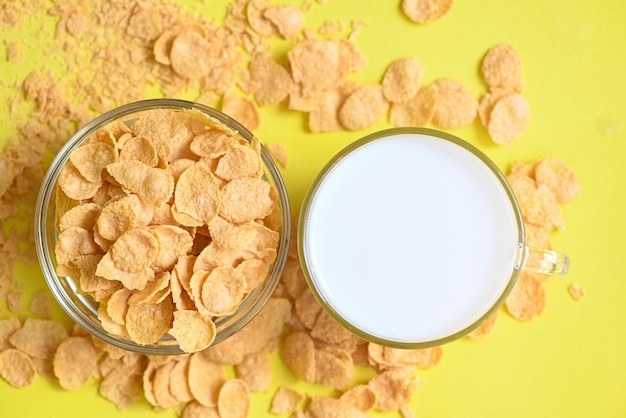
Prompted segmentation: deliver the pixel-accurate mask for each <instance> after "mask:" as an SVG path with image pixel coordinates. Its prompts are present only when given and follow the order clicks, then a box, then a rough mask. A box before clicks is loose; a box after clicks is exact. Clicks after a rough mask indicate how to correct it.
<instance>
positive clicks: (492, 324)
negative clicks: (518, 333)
mask: <svg viewBox="0 0 626 418" xmlns="http://www.w3.org/2000/svg"><path fill="white" fill-rule="evenodd" d="M497 323H498V312H496V313H494V314H493V315H491V316H490V317H489V318H487V320H486V321H485V322H483V323H482V324H480V326H479V327H477V328H476V329H474V330H473V331H472V332H470V333H469V334H467V336H468V337H470V338H472V339H475V340H477V339H480V338H484V337H486V336H487V335H489V334H491V333H492V332H493V330H494V329H495V328H496V324H497Z"/></svg>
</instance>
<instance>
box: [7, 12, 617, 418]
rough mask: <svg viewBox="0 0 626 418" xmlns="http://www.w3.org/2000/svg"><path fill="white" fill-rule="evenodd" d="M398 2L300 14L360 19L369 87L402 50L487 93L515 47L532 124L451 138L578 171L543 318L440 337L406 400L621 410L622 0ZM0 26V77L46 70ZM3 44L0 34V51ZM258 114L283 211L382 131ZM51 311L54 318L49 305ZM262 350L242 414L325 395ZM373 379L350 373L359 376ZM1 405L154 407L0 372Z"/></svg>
mask: <svg viewBox="0 0 626 418" xmlns="http://www.w3.org/2000/svg"><path fill="white" fill-rule="evenodd" d="M188 2H189V3H194V2H193V1H192V0H189V1H188ZM226 3H227V2H225V1H216V0H208V1H206V2H204V3H203V4H201V5H200V6H198V7H199V8H200V9H201V10H204V12H205V13H207V14H210V15H211V16H214V17H216V18H219V17H221V16H223V15H224V11H225V5H226ZM273 3H275V4H278V3H282V1H280V2H279V1H278V0H277V1H274V2H273ZM294 3H295V4H299V3H300V2H294ZM399 3H400V2H399V1H383V0H378V1H374V0H360V1H348V0H329V1H328V4H326V5H319V4H313V7H312V9H311V11H309V12H308V13H307V14H306V20H305V24H306V26H307V27H311V28H317V27H319V25H320V24H321V23H322V22H323V21H325V20H327V19H333V20H340V21H342V22H344V24H345V25H346V26H348V25H349V23H350V21H351V20H363V21H366V22H367V23H368V26H367V27H364V28H362V29H361V33H360V35H359V36H358V37H357V39H356V44H357V45H358V47H359V48H360V49H361V50H362V51H363V52H364V54H365V55H366V57H367V58H368V61H369V63H368V65H367V66H366V67H365V69H364V70H363V71H361V72H360V73H359V74H357V75H355V76H354V77H353V78H354V79H356V80H359V81H361V82H365V83H375V82H379V81H380V79H381V76H382V74H383V72H384V70H385V68H386V66H387V65H388V64H389V63H390V62H391V61H392V60H394V59H396V58H400V57H406V56H411V57H415V58H416V59H417V60H418V61H419V62H420V63H421V64H422V66H423V68H424V70H425V82H426V83H428V82H431V81H433V80H434V79H436V78H438V77H452V78H456V79H458V80H460V81H462V82H464V83H465V84H467V85H468V86H469V88H470V89H471V90H472V92H474V93H475V94H476V96H477V97H479V96H480V95H481V94H482V93H484V92H485V91H486V86H485V85H484V83H483V82H482V80H481V78H480V73H479V63H480V60H481V58H482V56H483V55H484V53H485V52H486V51H487V49H488V48H489V47H491V46H493V45H494V44H497V43H503V42H506V43H511V44H513V45H514V46H515V47H516V48H517V49H518V50H519V51H520V54H521V56H522V60H523V74H524V81H525V89H524V95H525V97H526V98H527V99H528V101H529V103H530V106H531V110H532V120H531V122H530V125H529V126H528V129H527V130H526V131H525V133H524V134H523V136H522V137H521V138H520V139H519V140H517V141H516V142H515V143H513V144H512V145H509V146H506V147H498V146H496V145H493V144H492V143H491V142H490V140H489V138H488V137H487V135H486V132H485V131H484V130H483V129H482V128H481V127H480V126H479V123H478V122H476V123H475V124H474V125H473V126H471V127H469V128H465V129H460V130H456V131H453V133H454V134H456V135H458V136H460V137H462V138H465V139H466V140H468V141H470V142H472V143H473V144H475V145H477V146H478V147H479V148H481V149H482V150H483V151H484V152H485V153H487V154H488V155H489V156H490V157H492V158H493V159H494V160H495V161H496V163H497V164H498V165H499V166H500V167H501V168H502V169H503V170H506V169H507V168H508V165H509V164H510V163H511V162H513V161H515V160H521V161H525V162H527V161H532V160H535V159H540V158H544V157H548V156H559V157H561V158H563V159H564V160H566V161H567V162H568V163H569V164H570V165H571V166H572V167H573V168H574V169H575V171H576V172H577V173H578V174H579V176H580V178H581V182H582V192H581V194H580V196H579V197H578V198H577V199H576V200H575V201H573V202H571V203H569V204H567V205H565V206H564V208H563V210H564V217H565V221H566V224H567V228H566V229H565V230H564V231H560V232H558V233H555V234H554V235H553V236H552V244H553V246H554V247H555V248H556V249H558V250H560V251H563V252H565V253H568V254H569V255H570V256H571V257H572V260H573V261H572V268H571V271H570V274H569V275H568V276H566V277H555V278H553V279H551V281H550V282H549V283H548V284H547V286H546V287H547V293H548V304H547V308H546V310H545V313H544V314H543V315H542V316H540V317H539V318H538V319H536V320H534V321H532V322H530V323H522V322H519V321H517V320H514V319H513V318H511V317H510V316H508V315H507V314H503V315H501V316H500V320H499V322H498V325H497V329H496V330H495V331H494V332H493V334H492V335H490V336H489V337H488V338H486V339H485V340H481V341H469V340H467V339H464V340H461V341H457V342H454V343H451V344H449V345H447V346H445V347H444V357H443V359H442V361H441V363H440V364H439V365H438V366H437V367H435V368H434V369H431V370H426V371H420V372H419V376H420V377H421V378H422V380H423V385H422V387H421V388H420V389H419V390H418V391H417V393H416V395H415V396H414V398H413V399H412V401H411V407H412V409H413V410H414V411H415V412H416V415H417V416H418V417H420V418H438V417H445V418H454V417H494V418H495V417H498V418H500V417H591V416H593V417H624V416H626V326H625V324H624V321H625V320H626V277H624V273H623V271H624V266H623V265H622V263H625V262H626V257H624V256H625V255H626V254H625V252H624V249H625V248H626V246H625V245H624V237H625V236H626V221H625V220H624V216H625V214H626V197H625V196H626V195H625V193H624V188H625V187H626V170H625V166H626V164H625V162H624V161H625V157H626V82H625V81H624V77H626V29H625V26H624V25H625V24H626V2H624V1H623V0H605V1H582V0H574V1H572V0H525V1H502V0H457V2H456V3H457V4H455V6H454V7H453V9H452V11H451V13H450V14H449V15H448V16H446V17H445V18H443V19H442V20H441V21H438V22H435V23H433V24H430V25H418V24H415V23H412V22H410V21H409V20H408V19H406V18H405V17H404V16H403V15H402V13H401V9H400V5H399ZM41 15H42V16H41V17H40V16H37V15H35V16H34V17H35V18H37V19H39V18H44V12H43V11H41ZM45 19H47V22H48V23H47V24H46V28H47V30H48V31H49V32H48V33H47V34H46V33H44V34H43V38H44V39H45V38H46V36H48V37H50V36H52V33H53V20H52V19H51V18H49V17H45ZM5 36H6V38H8V39H13V40H19V41H20V42H24V44H23V48H22V51H23V57H22V62H21V66H20V67H19V69H16V67H15V66H9V65H6V64H5V63H3V62H0V80H2V81H3V82H4V83H8V84H10V83H12V82H14V81H15V80H17V79H20V78H21V77H23V76H24V75H25V74H27V73H28V72H29V71H31V70H34V69H38V68H40V67H41V66H42V64H43V63H44V62H45V54H46V42H45V41H44V42H39V41H35V38H34V37H33V34H32V33H29V30H28V25H26V26H25V27H24V28H19V29H15V30H10V31H7V30H6V29H2V28H0V39H4V38H5ZM4 55H5V50H4V43H3V42H0V57H3V56H4ZM53 59H58V57H57V58H54V57H53ZM10 94H11V90H10V89H9V88H7V87H6V84H5V86H0V98H2V100H1V103H0V114H1V115H2V116H1V118H0V120H1V121H2V122H1V125H0V134H1V135H0V138H2V141H3V142H4V141H5V140H6V138H7V137H8V136H9V135H10V134H11V133H12V129H13V128H12V124H11V123H10V122H9V121H8V119H7V117H8V105H7V100H6V99H7V97H8V96H9V95H10ZM262 117H263V122H262V125H261V127H260V129H258V130H257V132H256V134H257V135H258V136H259V137H260V138H261V140H262V141H263V142H268V141H272V142H282V143H284V144H285V145H286V147H287V149H288V151H289V154H290V157H291V163H290V165H289V167H288V168H286V169H284V170H283V174H284V178H285V181H286V183H287V187H288V190H289V192H290V196H291V201H292V205H293V206H294V208H297V207H298V206H299V204H300V202H301V200H302V198H303V196H304V193H305V192H306V189H307V187H308V185H309V184H310V183H311V181H312V180H313V178H314V176H315V175H316V174H317V172H318V171H319V169H320V168H321V167H322V166H323V165H324V163H325V162H326V161H327V160H328V159H329V158H331V157H332V156H333V155H334V154H335V153H336V152H337V151H338V150H340V149H341V148H342V147H343V146H345V145H346V144H348V143H350V142H351V141H354V140H355V139H357V138H359V137H360V136H362V135H365V134H366V133H369V132H372V131H375V130H379V129H382V128H386V127H388V126H389V125H388V123H387V122H386V121H381V122H380V123H378V124H377V125H376V126H375V127H373V128H371V129H368V130H366V131H362V132H347V131H346V132H339V133H333V134H312V133H309V132H307V130H306V129H305V126H306V117H305V115H303V114H300V113H297V112H292V111H288V110H286V109H285V108H284V107H278V106H276V107H271V108H267V109H263V110H262ZM0 175H1V174H0ZM382 216H385V214H381V217H382ZM18 269H19V274H20V278H21V279H22V281H24V282H25V283H26V285H25V286H26V290H28V291H32V290H36V289H43V288H45V284H44V283H43V279H42V277H41V275H40V273H39V270H38V268H37V266H30V267H28V266H21V265H20V266H19V268H18ZM571 282H577V283H579V284H580V285H581V286H582V287H583V289H584V290H585V292H586V294H587V295H586V297H585V298H584V299H583V300H581V301H574V300H572V298H571V297H570V296H569V294H568V293H567V286H568V285H569V284H570V283H571ZM2 312H5V311H3V310H1V309H0V315H3V316H6V315H7V314H6V313H4V314H2ZM56 314H57V316H58V317H61V316H62V314H61V313H60V312H59V311H58V310H57V312H56ZM273 359H274V363H275V375H274V378H273V381H272V389H271V390H270V391H268V392H267V393H264V394H254V395H253V412H252V413H251V416H253V417H263V416H271V415H270V414H269V412H267V411H268V406H269V403H270V400H271V396H272V393H273V389H275V388H276V387H278V386H281V385H292V386H294V387H296V388H298V389H299V390H303V391H308V392H309V393H324V394H331V393H333V391H330V390H327V389H325V388H321V387H318V386H316V385H304V384H301V383H297V382H296V379H295V378H294V376H293V375H292V374H291V372H289V371H288V370H287V369H286V368H285V367H284V366H283V365H282V364H281V363H280V361H279V360H278V357H277V356H276V355H275V356H274V357H273ZM370 374H371V373H369V372H368V371H366V370H365V371H361V372H360V373H359V376H358V377H357V379H355V382H356V381H359V380H362V379H364V378H365V377H367V376H369V375H370ZM0 402H1V403H0V416H3V417H13V416H27V417H34V418H35V417H79V416H80V417H83V416H88V417H116V416H127V417H153V416H157V415H156V412H153V411H152V410H151V409H150V407H149V406H148V404H147V403H146V402H145V401H141V402H138V403H137V404H136V405H134V406H132V407H131V408H129V409H128V410H126V411H124V412H120V413H118V412H117V410H116V409H115V407H114V406H113V405H112V404H111V403H109V402H108V401H106V400H104V399H102V398H101V397H99V396H98V394H97V384H96V382H93V381H92V382H90V383H89V384H88V385H87V386H86V387H84V388H82V389H80V390H78V391H75V392H68V391H64V390H62V389H60V387H59V386H58V384H56V383H52V382H48V381H46V380H45V379H43V378H38V379H37V381H36V383H35V384H34V385H33V386H32V387H30V388H28V389H19V390H18V389H14V388H12V387H10V386H8V385H7V384H6V382H4V381H2V380H1V379H0ZM374 415H375V414H374ZM160 416H162V417H171V416H174V413H173V412H172V411H168V412H165V413H162V414H161V415H160ZM379 416H398V415H397V414H386V415H382V414H379Z"/></svg>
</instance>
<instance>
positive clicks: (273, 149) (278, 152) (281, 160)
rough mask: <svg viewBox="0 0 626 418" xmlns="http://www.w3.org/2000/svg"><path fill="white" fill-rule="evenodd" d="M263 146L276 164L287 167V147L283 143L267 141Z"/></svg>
mask: <svg viewBox="0 0 626 418" xmlns="http://www.w3.org/2000/svg"><path fill="white" fill-rule="evenodd" d="M265 147H266V148H267V150H268V151H269V152H270V154H271V155H272V158H274V160H276V162H277V163H278V164H280V165H281V166H283V167H284V168H287V166H288V165H289V154H287V148H286V147H285V146H284V145H283V144H281V143H278V142H268V143H267V144H266V145H265Z"/></svg>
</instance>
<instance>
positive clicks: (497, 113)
mask: <svg viewBox="0 0 626 418" xmlns="http://www.w3.org/2000/svg"><path fill="white" fill-rule="evenodd" d="M529 121H530V107H529V106H528V102H527V101H526V99H525V98H524V96H522V95H521V94H511V95H509V96H505V97H503V98H501V99H500V100H498V101H497V102H496V103H495V104H494V106H493V109H492V110H491V113H490V114H489V122H488V125H487V130H488V132H489V136H491V138H492V139H493V142H495V143H496V144H499V145H506V144H510V143H511V142H513V141H514V140H515V139H517V138H518V137H519V136H520V135H521V134H522V132H523V131H524V130H525V129H526V125H528V122H529Z"/></svg>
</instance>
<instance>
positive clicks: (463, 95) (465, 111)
mask: <svg viewBox="0 0 626 418" xmlns="http://www.w3.org/2000/svg"><path fill="white" fill-rule="evenodd" d="M433 84H434V85H436V86H437V92H438V93H439V95H438V99H437V106H436V108H435V113H434V114H433V123H434V124H435V125H437V126H439V127H440V128H444V129H457V128H463V127H465V126H469V125H471V124H472V123H473V122H474V119H476V113H477V111H478V101H477V100H476V98H475V97H474V95H473V94H472V92H471V91H470V90H469V89H468V88H467V87H466V86H465V85H464V84H462V83H461V82H459V81H456V80H453V79H450V78H440V79H438V80H436V81H435V82H434V83H433Z"/></svg>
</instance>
